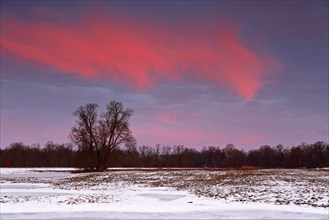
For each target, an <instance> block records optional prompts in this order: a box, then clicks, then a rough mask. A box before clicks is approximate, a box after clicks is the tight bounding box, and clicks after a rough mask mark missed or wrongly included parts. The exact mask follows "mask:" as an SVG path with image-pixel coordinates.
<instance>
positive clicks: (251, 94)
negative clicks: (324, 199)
mask: <svg viewBox="0 0 329 220" xmlns="http://www.w3.org/2000/svg"><path fill="white" fill-rule="evenodd" d="M328 8H329V7H328V1H310V0H309V1H225V0H223V1H70V0H66V1H60V0H59V1H32V0H26V1H25V0H24V1H21V0H12V1H7V0H2V1H1V14H0V16H1V29H0V32H1V51H0V62H1V148H4V147H8V146H9V145H10V144H11V143H14V142H23V143H25V144H36V143H40V144H41V145H43V144H45V143H46V142H47V141H53V142H55V143H68V142H70V140H69V138H68V136H69V133H70V129H71V128H72V127H73V126H74V123H75V118H74V117H73V115H72V113H73V112H74V111H75V110H76V109H77V108H78V107H79V106H82V105H85V104H87V103H96V104H98V105H99V106H100V109H99V111H100V112H102V111H104V110H105V107H106V104H108V103H109V102H110V101H111V100H116V101H120V102H122V103H123V104H124V106H125V107H126V108H131V109H133V110H134V115H133V116H132V118H131V120H130V124H131V129H132V132H133V135H134V137H135V138H136V139H137V143H138V145H148V146H155V145H156V144H161V145H169V146H174V145H184V146H186V147H193V148H197V149H200V148H202V147H203V146H220V147H225V146H226V145H227V144H230V143H232V144H234V145H235V146H236V147H237V148H240V149H246V150H247V149H254V148H258V147H260V146H262V145H271V146H276V145H278V144H282V145H284V146H286V147H291V146H293V145H297V144H300V143H302V142H305V143H314V142H315V141H325V142H328V138H329V137H328V133H329V131H328V130H329V129H328V96H329V93H328V84H329V81H328V51H329V48H328V29H329V25H328V20H329V19H328V14H329V12H328V11H329V9H328Z"/></svg>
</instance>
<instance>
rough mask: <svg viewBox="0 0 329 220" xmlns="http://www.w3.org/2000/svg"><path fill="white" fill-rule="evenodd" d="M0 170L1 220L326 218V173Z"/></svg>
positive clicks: (328, 185)
mask: <svg viewBox="0 0 329 220" xmlns="http://www.w3.org/2000/svg"><path fill="white" fill-rule="evenodd" d="M72 171H74V169H69V168H65V169H63V168H52V169H49V168H34V169H32V168H1V178H0V183H1V196H0V212H1V216H0V217H1V220H4V219H273V218H274V219H326V220H328V219H329V171H328V170H326V169H321V170H297V169H296V170H285V169H275V170H195V169H164V170H158V169H112V170H109V171H107V172H101V173H72Z"/></svg>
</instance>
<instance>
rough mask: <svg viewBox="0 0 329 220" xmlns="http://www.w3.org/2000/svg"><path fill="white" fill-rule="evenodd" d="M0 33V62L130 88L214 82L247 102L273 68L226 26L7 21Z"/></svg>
mask: <svg viewBox="0 0 329 220" xmlns="http://www.w3.org/2000/svg"><path fill="white" fill-rule="evenodd" d="M196 26H197V28H196ZM2 29H3V31H2V32H1V46H2V47H3V48H4V50H3V51H2V53H1V56H4V57H10V58H13V59H18V60H21V61H28V62H31V61H32V62H33V63H35V64H39V65H42V66H50V67H52V68H56V69H57V70H58V71H60V72H61V73H74V74H77V75H79V76H80V77H83V78H86V79H93V78H96V79H98V78H99V79H104V78H105V79H106V78H110V79H111V80H114V81H116V82H118V83H123V84H128V85H130V86H133V87H134V88H136V89H144V88H152V87H153V86H155V85H157V82H158V81H159V80H161V79H169V80H174V81H177V80H182V81H183V80H186V79H189V80H197V81H201V82H203V83H216V84H218V86H224V87H226V88H227V89H229V90H230V91H234V92H236V93H237V94H239V95H240V96H242V97H243V98H244V99H246V100H250V99H252V98H253V97H254V96H255V95H256V93H257V92H258V91H259V90H260V89H261V88H262V87H263V86H264V85H265V84H266V80H267V77H268V76H269V74H271V73H273V72H274V73H277V72H275V71H277V70H278V67H279V66H280V65H279V64H278V63H277V62H276V60H275V59H273V58H264V56H259V55H257V54H255V53H254V52H252V51H251V50H249V49H248V48H247V47H246V46H245V45H244V44H243V43H242V42H241V41H240V40H239V30H238V29H239V28H238V27H235V26H234V25H232V24H231V25H219V27H217V30H215V31H214V30H213V29H212V28H210V27H206V26H205V25H204V26H202V24H191V25H186V27H184V29H183V30H179V28H178V27H175V26H168V25H167V26H166V25H159V26H156V25H155V24H147V23H145V22H144V23H142V22H138V21H130V20H128V19H122V18H116V17H100V16H98V17H97V16H96V17H95V16H94V17H85V18H84V19H80V20H79V22H78V23H77V24H75V25H74V26H73V25H68V24H59V23H57V24H55V23H51V22H47V21H37V22H31V23H27V22H23V21H21V20H15V19H9V20H7V21H6V22H4V25H3V27H2ZM267 57H270V55H268V56H267Z"/></svg>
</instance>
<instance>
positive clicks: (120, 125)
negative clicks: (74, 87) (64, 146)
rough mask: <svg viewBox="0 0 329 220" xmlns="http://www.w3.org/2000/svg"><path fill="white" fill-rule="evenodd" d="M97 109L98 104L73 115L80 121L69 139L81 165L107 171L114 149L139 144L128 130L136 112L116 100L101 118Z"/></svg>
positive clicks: (89, 105) (90, 105) (84, 107)
mask: <svg viewBox="0 0 329 220" xmlns="http://www.w3.org/2000/svg"><path fill="white" fill-rule="evenodd" d="M97 108H98V105H97V104H86V105H84V106H80V107H79V108H78V109H77V110H76V111H75V112H74V113H73V115H74V116H76V117H77V121H76V124H75V126H74V127H73V128H72V130H71V133H70V138H71V140H72V142H73V143H74V144H76V145H77V146H78V149H79V153H80V157H81V158H80V161H81V163H80V164H81V166H82V167H83V168H85V169H87V170H96V171H100V170H104V169H106V168H107V164H108V161H109V159H110V155H111V152H112V151H113V150H114V149H116V148H118V147H119V146H120V145H122V144H125V145H126V146H129V145H135V144H136V141H135V139H134V137H133V136H132V133H131V130H130V128H129V119H130V117H131V116H132V114H133V110H131V109H125V108H124V106H123V104H122V103H121V102H117V101H111V102H110V103H109V104H108V105H107V106H106V111H105V112H104V113H102V114H100V115H99V114H98V112H97Z"/></svg>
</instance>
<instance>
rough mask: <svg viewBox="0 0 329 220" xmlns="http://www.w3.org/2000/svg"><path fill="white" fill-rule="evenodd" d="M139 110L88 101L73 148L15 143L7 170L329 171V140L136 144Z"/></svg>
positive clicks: (4, 153)
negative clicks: (133, 120)
mask: <svg viewBox="0 0 329 220" xmlns="http://www.w3.org/2000/svg"><path fill="white" fill-rule="evenodd" d="M132 114H133V110H132V109H129V108H124V106H123V104H122V103H121V102H117V101H111V102H109V103H108V104H107V106H106V110H105V112H103V113H100V114H99V113H98V105H97V104H95V103H88V104H86V105H84V106H80V107H78V108H77V110H76V111H75V112H73V116H74V117H75V118H76V122H75V125H74V126H73V127H72V129H71V132H70V139H71V144H54V143H52V142H48V143H47V144H46V145H45V146H44V147H43V148H41V147H40V146H39V145H33V146H28V145H25V144H23V143H13V144H11V145H10V147H9V148H7V149H4V150H0V153H1V154H0V159H1V160H0V162H1V166H2V167H79V168H83V169H84V170H86V171H101V170H105V169H106V168H108V167H217V168H221V167H232V168H238V167H242V166H254V167H264V168H275V167H291V168H292V167H325V166H327V167H329V147H328V144H327V143H325V142H316V143H314V144H311V145H307V144H302V145H299V146H295V147H292V148H289V149H288V148H284V147H283V146H282V145H278V146H276V147H271V146H268V145H266V146H262V147H260V148H259V149H257V150H251V151H248V152H245V151H243V150H239V149H237V148H235V146H234V145H233V144H228V145H227V146H226V147H224V148H219V147H212V146H211V147H205V148H203V149H202V150H201V151H198V150H196V149H193V148H187V147H184V146H182V145H177V146H174V147H170V146H160V145H157V146H156V147H149V146H141V147H137V146H136V140H135V138H134V137H133V136H132V132H131V130H130V128H129V127H130V124H129V119H130V117H131V116H132Z"/></svg>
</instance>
